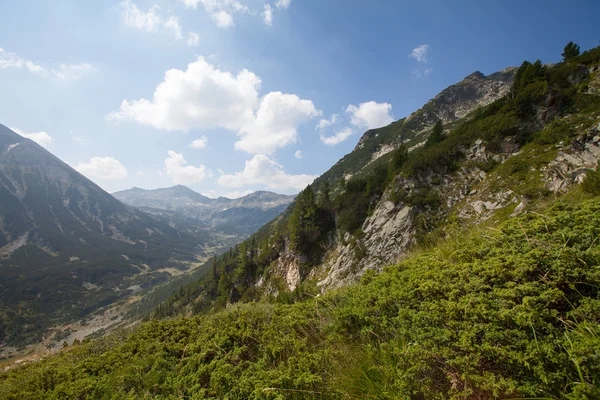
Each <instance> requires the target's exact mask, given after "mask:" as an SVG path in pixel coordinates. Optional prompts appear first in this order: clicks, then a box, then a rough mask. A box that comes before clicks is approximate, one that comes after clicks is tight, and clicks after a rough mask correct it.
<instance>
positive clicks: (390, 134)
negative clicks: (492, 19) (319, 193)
mask: <svg viewBox="0 0 600 400" xmlns="http://www.w3.org/2000/svg"><path fill="white" fill-rule="evenodd" d="M515 73H516V68H507V69H505V70H503V71H500V72H496V73H493V74H490V75H488V76H485V75H483V74H482V73H481V72H474V73H473V74H471V75H469V76H467V77H466V78H465V79H463V80H462V81H461V82H459V83H457V84H454V85H452V86H449V87H448V88H446V89H444V90H443V91H442V92H441V93H440V94H438V95H437V96H436V97H434V98H433V99H431V100H430V101H429V102H427V104H425V105H424V106H423V107H422V108H421V109H419V110H417V111H415V112H414V113H412V114H411V115H410V116H409V117H407V118H403V119H401V120H399V121H396V122H394V123H392V124H390V125H388V126H385V127H382V128H378V129H371V130H369V131H367V132H365V133H364V134H363V136H362V137H361V139H360V140H359V141H358V144H357V145H356V147H355V148H354V150H353V151H352V152H351V153H349V154H347V155H346V156H344V157H343V158H342V159H341V160H339V161H338V162H337V163H336V164H335V165H334V166H332V167H331V168H330V169H329V170H328V171H327V172H325V173H324V174H323V175H321V176H320V177H319V178H318V179H317V186H318V184H320V183H321V182H323V181H328V182H329V183H330V184H331V185H335V184H337V183H338V181H339V180H340V179H341V178H343V177H344V178H349V177H352V176H353V175H355V174H356V173H358V172H359V171H361V170H364V169H365V167H367V166H368V165H370V164H372V163H373V162H374V161H375V160H377V159H379V158H381V157H383V156H385V155H389V154H390V153H391V152H392V151H393V150H394V149H396V148H398V147H399V146H400V145H402V144H404V145H405V146H407V147H408V148H413V149H414V148H416V147H418V146H419V145H420V144H422V143H423V142H424V140H425V139H426V137H427V134H428V132H429V130H430V129H431V128H432V127H433V125H434V124H435V123H436V122H437V121H438V120H441V121H442V122H443V123H444V124H451V123H453V122H455V121H457V120H459V119H461V118H464V117H466V116H467V115H469V114H470V113H471V112H473V111H475V110H476V109H477V108H479V107H482V106H486V105H488V104H490V103H492V102H494V101H496V100H498V99H500V98H502V97H504V96H505V95H506V94H507V93H508V92H509V90H510V86H511V84H512V81H513V79H514V75H515ZM384 158H385V157H384ZM388 159H389V158H386V159H385V161H384V162H387V161H388Z"/></svg>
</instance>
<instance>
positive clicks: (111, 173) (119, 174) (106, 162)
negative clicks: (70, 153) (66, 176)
mask: <svg viewBox="0 0 600 400" xmlns="http://www.w3.org/2000/svg"><path fill="white" fill-rule="evenodd" d="M73 168H75V169H76V170H77V171H79V172H80V173H81V174H83V175H85V176H87V177H88V178H90V179H91V180H95V179H99V180H104V181H118V180H121V179H125V178H127V170H126V169H125V167H124V166H123V164H121V163H120V162H119V161H118V160H116V159H114V158H112V157H92V158H90V161H88V162H80V163H79V164H77V165H75V166H74V167H73Z"/></svg>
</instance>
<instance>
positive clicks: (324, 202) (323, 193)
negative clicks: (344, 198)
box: [317, 181, 331, 210]
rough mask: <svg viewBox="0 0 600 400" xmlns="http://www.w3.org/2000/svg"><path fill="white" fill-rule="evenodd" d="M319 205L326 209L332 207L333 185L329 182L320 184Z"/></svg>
mask: <svg viewBox="0 0 600 400" xmlns="http://www.w3.org/2000/svg"><path fill="white" fill-rule="evenodd" d="M317 205H318V206H319V207H320V208H324V209H326V210H329V209H331V187H330V186H329V182H327V181H325V182H323V183H321V185H320V186H319V193H318V194H317Z"/></svg>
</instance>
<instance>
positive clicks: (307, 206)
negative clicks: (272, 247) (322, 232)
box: [288, 186, 318, 251]
mask: <svg viewBox="0 0 600 400" xmlns="http://www.w3.org/2000/svg"><path fill="white" fill-rule="evenodd" d="M288 229H289V233H290V243H291V246H292V248H293V249H295V250H298V251H305V250H307V248H308V247H309V245H310V242H311V241H312V240H314V237H315V236H316V234H317V233H318V223H317V204H316V202H315V194H314V192H313V191H312V189H311V188H310V186H308V187H307V188H306V189H304V190H303V191H302V192H300V194H299V195H298V197H297V199H296V205H295V206H294V211H293V212H292V215H291V216H290V220H289V223H288Z"/></svg>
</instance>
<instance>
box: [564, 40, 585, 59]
mask: <svg viewBox="0 0 600 400" xmlns="http://www.w3.org/2000/svg"><path fill="white" fill-rule="evenodd" d="M580 52H581V49H580V48H579V45H577V44H575V43H573V42H569V43H568V44H567V45H566V46H565V50H564V51H563V53H562V57H563V60H564V61H568V60H571V59H573V58H575V57H577V56H578V55H579V53H580Z"/></svg>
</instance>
